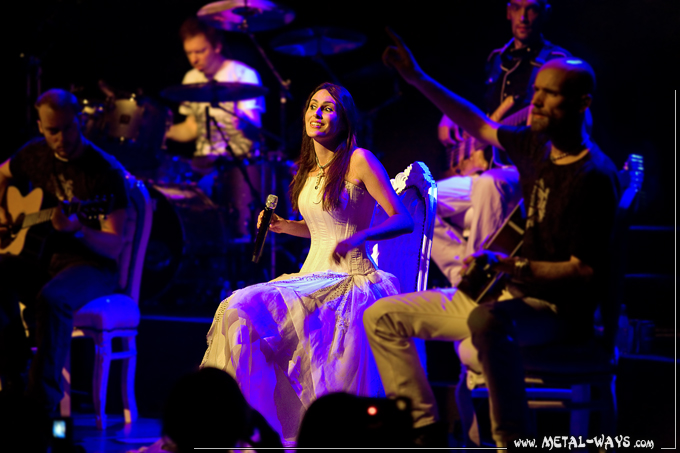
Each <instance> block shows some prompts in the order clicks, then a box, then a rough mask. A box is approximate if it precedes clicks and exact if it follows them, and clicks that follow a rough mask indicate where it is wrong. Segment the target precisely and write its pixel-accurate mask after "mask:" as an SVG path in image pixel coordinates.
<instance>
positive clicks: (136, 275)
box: [118, 174, 153, 302]
mask: <svg viewBox="0 0 680 453" xmlns="http://www.w3.org/2000/svg"><path fill="white" fill-rule="evenodd" d="M126 180H127V182H128V195H129V197H130V205H129V206H128V209H127V218H126V221H125V228H124V231H123V249H122V251H121V254H120V257H119V258H118V270H119V272H120V280H119V282H118V284H119V286H120V288H121V289H122V290H123V292H124V293H125V294H127V295H128V296H130V297H131V298H132V299H133V300H134V301H135V302H139V289H140V285H141V282H142V271H143V269H144V255H145V254H146V246H147V244H148V243H149V235H150V234H151V222H152V219H153V206H152V203H151V197H150V196H149V191H148V190H147V189H146V186H145V185H144V183H142V182H141V181H137V180H136V179H135V178H134V177H133V176H132V175H129V174H128V175H126Z"/></svg>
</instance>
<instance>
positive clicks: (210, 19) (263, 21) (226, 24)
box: [196, 0, 295, 32]
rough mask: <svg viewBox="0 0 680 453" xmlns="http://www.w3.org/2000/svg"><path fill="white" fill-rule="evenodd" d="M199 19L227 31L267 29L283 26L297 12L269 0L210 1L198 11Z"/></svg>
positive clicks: (291, 19)
mask: <svg viewBox="0 0 680 453" xmlns="http://www.w3.org/2000/svg"><path fill="white" fill-rule="evenodd" d="M196 15H197V16H198V18H199V19H201V20H202V21H205V22H207V23H208V24H210V25H212V26H213V27H215V28H220V29H222V30H227V31H241V32H245V31H252V32H257V31H265V30H271V29H274V28H278V27H282V26H284V25H286V24H289V23H291V22H292V21H293V19H295V13H294V12H293V11H292V10H290V9H287V8H283V7H281V6H278V5H276V4H275V3H273V2H270V1H267V0H224V1H220V2H214V3H208V4H207V5H205V6H204V7H203V8H201V9H199V10H198V13H196Z"/></svg>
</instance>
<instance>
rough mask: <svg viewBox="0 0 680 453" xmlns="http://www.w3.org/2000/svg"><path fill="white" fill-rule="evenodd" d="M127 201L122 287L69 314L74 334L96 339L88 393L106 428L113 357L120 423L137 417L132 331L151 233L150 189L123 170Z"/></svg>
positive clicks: (67, 403)
mask: <svg viewBox="0 0 680 453" xmlns="http://www.w3.org/2000/svg"><path fill="white" fill-rule="evenodd" d="M127 181H128V188H129V197H130V206H129V207H128V210H127V214H128V215H127V220H126V224H125V229H124V243H123V249H122V251H121V255H120V258H119V271H120V281H119V286H120V288H123V291H122V292H121V293H119V294H110V295H107V296H103V297H100V298H98V299H95V300H93V301H91V302H89V303H87V304H86V305H85V306H83V307H82V308H81V309H80V310H78V311H77V312H76V313H75V314H74V324H73V325H74V330H73V337H83V336H85V337H89V338H92V339H93V340H94V344H95V364H94V373H93V378H92V393H93V399H94V410H95V417H96V424H97V428H99V429H105V428H106V393H107V384H108V380H109V369H110V365H111V361H112V360H122V361H123V367H122V368H123V372H122V379H121V383H122V385H121V387H122V389H121V390H122V395H123V407H124V417H125V423H126V424H127V423H131V422H132V421H134V420H135V419H136V418H137V403H136V400H135V390H134V379H135V368H136V362H137V347H136V342H135V337H136V336H137V326H138V325H139V319H140V313H139V306H138V302H139V289H140V284H141V279H142V270H143V268H144V255H145V252H146V246H147V243H148V241H149V234H150V233H151V222H152V215H153V208H152V204H151V198H150V196H149V192H148V191H147V189H146V187H145V186H144V184H143V183H142V182H139V181H136V180H135V179H134V178H133V177H132V176H129V175H128V176H127ZM116 337H120V338H121V343H122V349H123V350H122V351H119V352H113V349H112V341H113V339H114V338H116ZM69 368H70V358H69V360H68V361H67V364H66V366H65V368H64V398H63V400H62V401H61V406H60V407H61V413H62V415H63V416H69V415H70V412H71V396H70V382H71V379H70V369H69Z"/></svg>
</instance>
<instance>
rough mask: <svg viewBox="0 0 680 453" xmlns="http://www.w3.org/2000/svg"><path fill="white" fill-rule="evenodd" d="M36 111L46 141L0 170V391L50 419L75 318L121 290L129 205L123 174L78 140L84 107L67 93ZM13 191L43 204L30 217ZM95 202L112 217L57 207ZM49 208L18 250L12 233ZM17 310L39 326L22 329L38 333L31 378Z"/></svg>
mask: <svg viewBox="0 0 680 453" xmlns="http://www.w3.org/2000/svg"><path fill="white" fill-rule="evenodd" d="M35 106H36V108H37V110H38V117H39V120H38V127H39V129H40V132H41V133H42V135H43V137H41V138H39V139H35V140H32V141H30V142H28V143H27V144H26V145H24V146H23V147H22V148H21V149H20V150H19V151H18V152H17V153H16V154H14V156H12V157H11V158H10V159H9V160H7V161H6V162H4V163H3V164H2V166H0V200H3V203H2V205H0V234H1V235H2V242H1V244H2V245H1V246H0V252H2V253H3V254H0V288H2V290H1V291H0V377H1V378H2V392H3V393H4V392H12V391H15V392H23V391H25V390H26V392H27V394H28V395H29V396H31V397H33V398H35V400H36V401H37V402H38V403H39V404H41V405H43V406H44V407H45V409H46V410H47V411H48V413H49V414H51V415H56V411H57V407H58V403H59V402H60V400H61V399H62V397H63V387H62V368H63V366H64V363H65V360H66V357H67V354H68V352H69V350H70V347H71V331H72V330H73V313H74V311H76V310H78V309H79V308H80V307H82V306H83V305H84V304H86V303H87V302H89V301H91V300H93V299H95V298H97V297H100V296H103V295H106V294H110V293H111V292H115V290H116V289H117V287H118V277H117V259H118V255H119V254H120V251H121V249H122V244H123V240H122V238H123V236H122V234H123V227H124V223H125V219H126V210H125V208H126V207H127V205H128V197H127V189H126V183H125V179H124V170H123V168H122V167H121V166H120V164H118V163H117V162H116V161H115V159H113V158H112V157H111V156H109V155H108V154H106V153H104V152H103V151H102V150H100V149H98V148H97V147H95V146H94V145H93V144H92V143H90V142H89V141H87V140H86V139H85V138H84V137H83V135H82V134H81V130H80V125H79V120H78V117H79V111H80V108H79V106H78V102H77V100H76V98H75V97H74V96H73V95H72V94H71V93H69V92H67V91H63V90H59V89H53V90H49V91H47V92H45V93H44V94H42V95H41V96H40V97H39V98H38V100H37V102H36V105H35ZM10 184H12V185H16V186H18V187H23V188H29V189H31V190H32V192H30V193H29V194H28V195H27V196H26V198H25V200H21V199H20V200H19V201H25V202H27V200H29V198H31V197H32V196H33V194H38V198H40V191H42V206H40V200H38V205H37V207H30V208H28V209H29V212H25V211H22V209H23V207H22V206H21V205H20V204H17V203H15V202H13V204H12V206H13V207H12V206H8V204H7V201H8V200H7V198H8V197H7V196H6V195H9V194H12V193H13V194H17V193H19V192H16V190H14V191H12V189H15V187H11V186H10ZM19 196H20V195H19ZM14 197H15V198H16V195H14ZM97 197H100V199H101V197H106V199H108V200H109V203H108V204H110V206H106V207H104V209H106V211H96V212H108V214H107V215H106V216H104V215H98V214H95V215H94V216H93V217H91V218H85V217H83V216H82V215H81V214H71V215H66V214H64V212H63V211H62V209H61V208H60V206H63V205H64V203H69V202H71V203H72V204H71V206H72V207H74V206H78V200H80V201H81V202H82V203H81V205H83V206H84V205H85V201H86V200H95V199H96V198H97ZM15 201H16V200H15ZM27 203H28V202H27ZM103 204H106V203H103ZM15 205H16V206H15ZM8 207H9V208H10V209H8ZM53 207H57V209H52V210H51V214H49V211H47V212H48V214H49V215H48V216H47V217H46V219H45V220H46V222H45V223H44V224H42V225H35V226H33V227H32V228H31V231H29V232H28V234H27V235H26V242H25V244H24V247H23V249H22V248H21V246H20V244H19V247H14V246H15V245H17V244H14V243H13V240H19V239H20V238H21V240H23V232H22V231H20V230H18V229H17V228H20V225H19V224H18V222H19V221H20V220H21V218H22V217H20V214H21V213H22V212H23V213H26V214H30V213H31V212H30V211H31V210H40V209H41V208H42V209H44V208H53ZM12 211H14V212H12ZM50 223H51V228H52V229H53V233H54V234H51V235H50V236H49V238H48V239H47V240H46V241H45V242H44V247H37V249H36V250H27V249H28V248H29V245H32V244H34V243H35V242H36V241H32V240H30V239H31V238H32V237H33V236H34V235H33V234H32V230H33V229H38V228H40V227H42V226H47V227H49V226H50ZM17 225H19V227H17ZM17 248H18V249H19V250H17ZM41 248H42V253H39V252H40V249H41ZM18 252H21V253H18ZM19 302H21V303H23V304H24V305H25V306H26V310H25V312H24V314H25V315H28V314H29V313H31V314H33V316H25V318H29V319H30V318H34V321H35V323H34V324H35V325H34V326H33V325H32V324H33V322H28V325H29V328H32V327H34V328H35V330H34V332H31V333H32V334H34V338H35V344H36V346H37V354H36V356H35V357H34V358H33V361H32V363H31V367H30V371H29V373H28V376H27V378H26V366H27V361H28V359H29V353H30V350H29V348H28V346H29V343H28V340H27V338H26V335H25V331H24V327H23V325H22V321H21V318H20V309H19ZM27 321H28V319H27ZM30 330H32V329H30ZM26 381H27V382H26ZM26 386H27V388H26Z"/></svg>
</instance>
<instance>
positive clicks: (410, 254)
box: [368, 162, 437, 370]
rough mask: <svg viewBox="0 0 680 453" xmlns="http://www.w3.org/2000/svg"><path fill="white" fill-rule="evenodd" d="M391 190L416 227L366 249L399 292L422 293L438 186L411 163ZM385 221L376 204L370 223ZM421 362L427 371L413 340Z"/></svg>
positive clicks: (422, 167) (422, 348)
mask: <svg viewBox="0 0 680 453" xmlns="http://www.w3.org/2000/svg"><path fill="white" fill-rule="evenodd" d="M391 182H392V187H393V188H394V190H395V191H396V192H397V195H399V198H400V199H401V201H402V203H404V206H406V209H407V210H408V212H409V213H410V214H411V217H412V218H413V223H414V224H415V227H414V228H413V232H412V233H410V234H404V235H401V236H398V237H396V238H393V239H386V240H383V241H377V242H373V241H369V244H368V250H370V251H371V256H372V257H373V260H374V261H375V263H376V264H377V265H378V268H379V269H380V270H383V271H385V272H389V273H391V274H393V275H394V276H396V277H397V278H398V279H399V284H400V290H401V292H402V293H411V292H415V291H424V290H425V289H426V288H427V272H428V270H429V268H430V253H431V252H432V236H433V232H434V217H435V214H436V211H437V184H436V183H435V181H434V178H433V177H432V174H431V173H430V170H429V169H428V168H427V166H426V165H425V164H424V163H422V162H414V163H412V164H411V165H409V166H408V167H407V168H406V170H404V171H403V172H401V173H399V174H398V175H397V176H395V178H394V179H392V180H391ZM385 219H387V214H386V213H385V211H384V210H383V208H382V207H381V206H380V205H378V204H376V207H375V211H374V212H373V220H372V222H371V223H373V224H377V223H380V222H383V221H384V220H385ZM415 345H416V348H417V350H418V355H419V357H420V362H421V363H422V364H423V368H424V369H425V370H427V361H426V355H425V341H424V340H421V339H415Z"/></svg>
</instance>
